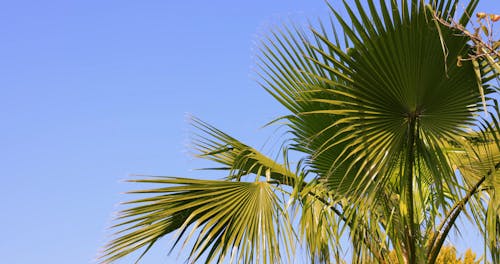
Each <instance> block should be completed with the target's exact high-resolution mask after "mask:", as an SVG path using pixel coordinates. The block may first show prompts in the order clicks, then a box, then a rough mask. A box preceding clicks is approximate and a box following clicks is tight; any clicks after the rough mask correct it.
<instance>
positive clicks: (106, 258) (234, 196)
mask: <svg viewBox="0 0 500 264" xmlns="http://www.w3.org/2000/svg"><path fill="white" fill-rule="evenodd" d="M477 4H478V0H472V1H469V2H468V5H467V6H466V7H465V8H464V10H462V11H460V9H459V6H461V5H459V3H458V1H457V0H430V1H428V2H425V1H423V0H400V1H394V0H391V1H389V0H380V1H377V2H375V1H374V0H366V1H363V2H362V1H361V0H353V3H352V4H350V3H347V2H345V1H344V2H343V5H342V6H340V5H339V6H337V5H333V4H331V5H329V8H330V9H331V13H332V17H331V21H332V23H331V24H330V25H325V24H321V23H320V24H319V25H318V26H317V27H316V29H314V28H311V30H310V31H306V32H305V31H304V30H302V29H300V28H298V27H292V28H289V27H283V28H281V29H277V30H276V31H274V32H272V34H271V35H270V37H269V38H267V40H266V41H264V42H263V43H262V45H261V47H262V49H261V55H260V57H259V59H260V60H259V68H260V71H259V73H260V75H261V77H262V78H261V84H262V86H263V87H264V88H265V89H266V90H267V91H268V92H269V93H270V94H271V95H272V96H273V97H274V98H276V100H277V101H278V102H279V103H281V104H282V105H283V106H285V107H286V108H287V109H288V110H289V111H290V114H289V115H287V116H284V117H282V118H280V119H279V120H282V121H285V124H286V125H285V126H286V127H287V129H288V131H289V138H287V140H286V141H285V142H284V143H283V148H282V150H283V158H282V159H280V161H277V160H275V159H271V158H269V157H267V156H265V155H264V154H262V153H260V152H259V151H257V150H256V149H254V148H252V147H250V146H248V145H246V144H244V143H242V142H240V141H238V140H237V139H235V138H233V137H231V136H229V135H227V134H226V133H224V132H222V131H220V130H218V129H216V128H214V127H213V126H211V125H209V124H207V123H205V122H203V121H201V120H198V119H193V125H194V127H195V128H196V129H197V130H198V131H199V133H198V135H197V136H196V139H195V141H194V145H195V148H196V150H197V152H198V157H200V158H204V159H209V160H212V161H214V162H216V163H219V164H220V165H221V166H222V167H220V168H217V169H218V170H220V169H222V170H226V171H227V178H226V179H223V180H199V179H186V178H176V177H153V178H145V179H138V180H133V182H139V183H150V184H154V185H156V186H158V187H157V188H153V189H147V190H141V191H136V192H133V193H140V194H147V195H148V196H147V197H145V198H141V199H137V200H133V201H131V202H129V203H128V205H129V207H128V208H126V209H123V210H122V212H121V214H120V215H119V217H118V222H117V224H116V225H115V226H114V228H117V229H118V232H117V235H116V237H115V238H114V239H113V240H112V241H111V242H110V243H109V244H108V245H107V246H106V247H105V249H104V252H103V255H102V261H103V262H112V261H114V260H116V259H119V258H121V257H123V256H125V255H127V254H129V253H131V252H133V251H135V250H138V249H141V248H145V252H147V251H148V250H149V249H150V247H151V246H152V245H153V244H155V243H156V242H157V241H158V239H160V238H162V237H163V236H165V235H167V234H169V233H172V232H174V231H176V233H175V234H176V241H175V243H174V244H173V245H172V248H174V247H175V246H176V245H178V244H179V243H180V242H181V240H182V238H185V240H184V241H186V242H184V245H185V244H186V243H187V241H189V240H191V239H192V241H194V242H193V246H192V249H191V251H190V254H189V256H190V257H189V261H191V262H195V261H198V260H201V259H202V258H204V259H205V262H207V263H211V262H222V261H224V260H229V261H230V262H237V263H240V262H242V263H252V262H259V263H260V262H263V263H277V262H285V261H290V260H291V258H292V256H293V254H294V252H295V245H296V244H300V245H303V246H304V247H305V248H306V250H307V253H308V256H309V257H310V259H311V262H313V263H316V262H320V263H331V262H336V263H340V262H341V259H340V255H341V254H340V252H342V250H343V249H345V248H351V249H352V250H353V255H354V256H353V259H352V262H353V263H394V262H396V263H435V262H436V259H437V257H438V254H439V252H440V250H441V248H442V247H443V243H444V241H445V239H446V238H447V236H448V233H449V232H450V230H451V228H452V227H453V226H454V224H455V222H456V220H457V219H458V218H459V217H460V216H461V215H465V216H468V217H469V218H470V219H471V220H472V222H473V223H474V224H476V225H477V227H478V230H480V231H481V232H482V234H484V237H485V239H486V242H487V243H486V246H487V248H488V252H489V257H490V258H491V259H492V260H493V262H494V263H500V241H499V237H500V218H499V216H500V201H499V200H500V199H498V196H499V195H498V193H497V190H499V189H498V188H499V186H500V180H499V177H498V176H497V175H498V172H497V171H498V169H499V168H500V141H499V139H500V137H499V136H500V130H499V129H498V128H499V126H498V125H499V123H500V122H499V119H500V118H499V117H500V115H499V113H500V111H499V108H498V105H497V104H496V101H495V100H494V98H495V96H496V94H497V93H498V90H497V88H496V87H494V86H493V85H492V82H491V80H493V79H495V78H497V76H498V74H499V73H500V71H499V68H500V67H499V59H500V58H499V56H498V52H497V51H496V50H495V49H496V48H498V47H496V48H495V47H492V48H490V49H488V47H489V46H488V45H481V42H478V41H477V39H476V40H474V39H472V40H471V36H470V35H468V34H467V33H468V31H465V28H466V27H467V25H468V23H469V20H470V19H471V14H473V13H474V10H475V8H476V6H477ZM340 9H342V10H343V12H344V13H345V14H346V16H344V17H343V16H341V15H340ZM337 29H339V30H337ZM477 34H478V33H477V32H476V35H475V36H478V35H477ZM483 111H484V112H486V113H487V118H482V117H481V114H482V112H483ZM289 151H295V152H298V153H300V154H301V155H302V158H301V159H300V160H299V161H298V162H296V166H291V165H290V164H292V163H291V161H289V155H288V152H289ZM341 238H348V239H349V241H350V242H351V245H349V246H345V245H344V246H342V244H341V243H340V240H341ZM145 252H144V253H145ZM391 252H393V253H391ZM394 254H395V255H396V257H394Z"/></svg>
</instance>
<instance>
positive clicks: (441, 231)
mask: <svg viewBox="0 0 500 264" xmlns="http://www.w3.org/2000/svg"><path fill="white" fill-rule="evenodd" d="M499 168H500V162H499V163H497V164H495V169H494V170H492V169H490V170H489V171H488V172H487V173H486V175H484V176H483V177H482V178H481V179H480V180H479V181H478V182H477V183H476V184H475V185H474V186H472V188H471V189H470V190H469V191H468V192H467V195H466V196H465V197H464V198H463V199H462V200H460V201H457V202H456V203H455V204H454V206H453V208H452V210H451V211H450V213H449V214H448V215H447V216H446V218H445V219H444V220H443V221H442V222H441V224H440V225H439V228H438V231H437V233H436V234H435V235H434V237H433V239H432V242H431V244H430V247H431V249H430V250H429V251H428V252H429V253H428V255H427V263H434V261H436V258H437V256H438V254H439V251H440V249H441V247H442V246H443V243H444V240H445V239H446V237H447V236H448V233H449V232H450V230H451V228H452V227H453V225H454V224H455V221H456V220H457V218H458V216H459V215H460V213H461V212H462V211H463V210H464V208H465V205H466V204H467V203H468V202H469V200H470V198H471V197H472V196H473V195H474V194H475V193H476V192H477V191H478V190H479V188H480V187H481V185H482V184H483V183H484V181H485V180H486V179H487V178H488V177H489V176H491V175H492V174H493V173H494V172H495V171H496V170H498V169H499Z"/></svg>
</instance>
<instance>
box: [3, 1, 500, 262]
mask: <svg viewBox="0 0 500 264" xmlns="http://www.w3.org/2000/svg"><path fill="white" fill-rule="evenodd" d="M331 2H332V3H334V4H335V3H336V2H337V0H332V1H331ZM482 2H483V3H482V5H481V7H480V10H490V11H493V12H496V13H500V7H499V5H498V3H496V2H497V0H495V1H491V0H483V1H482ZM325 13H326V6H325V4H324V2H323V1H322V0H308V1H305V0H301V1H299V0H272V1H269V0H267V1H265V0H253V1H238V2H236V1H229V0H224V1H223V0H213V1H201V0H199V1H192V0H184V1H165V0H163V1H159V0H151V1H115V0H109V1H106V0H105V1H102V0H101V1H96V0H85V1H82V0H81V1H71V0H66V1H62V0H52V1H34V0H31V1H28V0H16V1H6V0H5V1H0V100H1V101H0V121H1V123H0V165H1V166H0V173H1V185H0V186H1V189H2V191H1V192H0V199H1V201H2V202H3V208H2V210H1V212H2V213H1V217H0V228H1V234H2V238H1V242H0V256H2V257H1V262H2V263H9V264H31V263H50V264H66V263H91V262H92V260H93V258H94V257H95V256H96V254H97V251H98V249H99V248H100V247H101V246H102V245H103V244H104V243H105V242H106V241H107V239H108V235H109V232H108V231H106V228H107V226H109V224H110V220H111V218H112V212H114V211H116V210H117V209H118V208H119V207H117V206H116V204H117V203H118V202H120V201H123V200H125V199H128V198H130V197H127V196H125V195H122V194H120V193H123V192H125V191H127V190H131V189H133V188H134V187H136V186H134V185H133V184H126V183H121V182H120V180H123V179H126V178H127V177H129V176H128V175H129V174H134V173H137V174H155V175H175V176H188V177H201V176H204V175H201V174H200V173H198V172H192V171H190V169H193V168H198V167H200V166H199V163H197V162H196V161H194V160H193V159H192V158H191V156H190V155H189V154H188V153H187V152H188V151H189V148H188V134H189V133H188V131H189V126H188V124H187V121H186V113H192V114H193V115H196V116H198V117H200V118H202V119H203V120H205V121H208V122H210V123H212V124H214V125H216V126H217V127H219V128H221V129H222V130H224V131H227V132H229V133H230V134H232V135H234V136H236V137H238V138H240V139H242V140H243V141H245V142H248V143H250V144H253V145H255V146H257V147H260V146H262V145H263V144H264V142H265V140H266V139H267V138H268V136H269V135H270V132H269V130H271V133H272V129H267V130H264V131H263V130H261V129H259V128H260V127H261V126H262V125H263V124H265V123H266V122H267V121H269V120H271V119H273V118H275V117H277V116H279V115H281V114H283V113H284V112H283V109H282V108H281V107H280V106H279V105H278V104H277V103H276V102H274V101H273V100H272V98H271V97H270V96H268V95H267V94H266V93H265V92H264V90H263V89H261V88H260V87H259V86H258V85H257V84H256V83H255V82H254V81H253V80H252V77H251V76H252V75H254V74H253V70H252V67H253V65H254V62H253V60H254V59H253V58H252V55H254V54H255V51H253V49H254V48H255V47H256V45H255V43H254V42H256V41H258V37H257V35H262V34H263V33H265V32H267V31H268V30H269V29H270V28H272V25H273V24H276V23H278V24H279V23H280V21H282V20H283V21H286V20H287V19H289V18H292V19H295V20H301V19H303V18H304V17H309V18H313V19H314V18H316V17H318V16H324V14H325ZM168 242H169V239H166V240H164V241H161V242H160V243H159V244H158V246H157V247H156V248H155V249H154V250H153V251H152V253H151V254H150V255H148V256H147V257H146V258H145V259H144V261H143V263H146V264H147V263H172V261H173V260H172V259H175V256H176V254H175V253H174V254H173V255H172V256H171V257H167V256H166V249H167V247H168ZM468 243H472V244H474V243H475V242H471V241H468ZM469 246H472V245H469ZM131 262H132V259H125V260H123V261H122V262H120V263H131Z"/></svg>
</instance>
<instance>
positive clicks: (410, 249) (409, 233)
mask: <svg viewBox="0 0 500 264" xmlns="http://www.w3.org/2000/svg"><path fill="white" fill-rule="evenodd" d="M408 119H409V120H408V153H407V168H406V177H405V179H406V182H405V186H404V190H405V192H406V206H405V207H406V208H407V212H406V213H407V214H408V218H407V223H406V228H405V229H406V230H405V232H406V247H407V250H406V252H407V254H408V263H409V264H415V263H416V261H417V260H416V252H415V250H416V249H415V239H416V237H415V235H416V234H417V232H416V224H415V219H414V206H413V166H414V161H415V153H414V151H415V150H414V146H415V143H416V137H415V136H416V131H417V129H416V127H417V124H416V123H417V113H415V112H413V113H410V114H409V116H408Z"/></svg>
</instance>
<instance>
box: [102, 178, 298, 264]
mask: <svg viewBox="0 0 500 264" xmlns="http://www.w3.org/2000/svg"><path fill="white" fill-rule="evenodd" d="M132 182H138V183H150V184H155V185H158V187H157V188H155V189H147V190H140V191H134V192H131V193H135V194H147V195H151V197H148V198H142V199H138V200H134V201H131V202H128V203H127V204H129V205H131V207H130V208H129V209H125V210H123V211H122V212H121V213H120V216H119V217H118V220H119V221H120V223H119V224H117V225H116V226H114V228H121V230H120V231H119V232H118V233H117V238H116V239H114V240H113V241H111V242H110V243H109V244H108V246H107V247H106V249H105V251H104V254H103V262H110V261H113V260H116V259H118V258H120V257H122V256H125V255H127V254H129V253H131V252H133V251H135V250H137V249H139V248H142V247H144V246H148V245H150V244H153V243H156V242H157V240H158V239H160V238H161V237H163V236H165V235H167V234H169V233H171V232H173V231H174V230H178V231H177V233H176V236H177V242H179V241H180V239H181V238H182V237H183V235H184V236H185V237H186V234H187V231H188V230H189V228H192V231H191V232H190V233H189V234H188V235H187V237H186V242H185V244H186V243H187V241H189V240H190V238H192V237H193V236H195V237H196V239H194V246H193V248H192V249H191V253H190V259H189V260H190V261H192V262H194V261H196V260H198V259H199V258H200V257H201V256H202V255H203V254H205V256H206V261H205V262H206V263H212V261H215V262H220V261H222V260H224V259H226V258H227V259H230V260H231V261H232V262H244V263H250V262H253V261H258V262H262V263H277V262H281V261H282V257H283V256H286V255H287V254H289V253H290V252H291V251H289V249H290V248H289V247H291V246H293V245H291V244H289V243H288V242H289V239H291V237H290V235H291V229H290V226H289V222H288V218H287V216H286V213H285V212H283V211H282V209H281V208H283V205H282V204H281V202H280V200H279V199H278V197H277V196H276V194H275V192H274V190H273V187H272V186H271V185H270V184H268V183H265V182H232V181H207V180H195V179H184V178H171V177H155V178H148V179H141V180H132ZM177 242H176V244H177ZM174 246H175V244H174ZM174 246H173V247H174ZM283 246H284V247H286V250H283V248H281V247H283ZM148 249H149V248H148ZM281 254H283V255H281Z"/></svg>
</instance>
